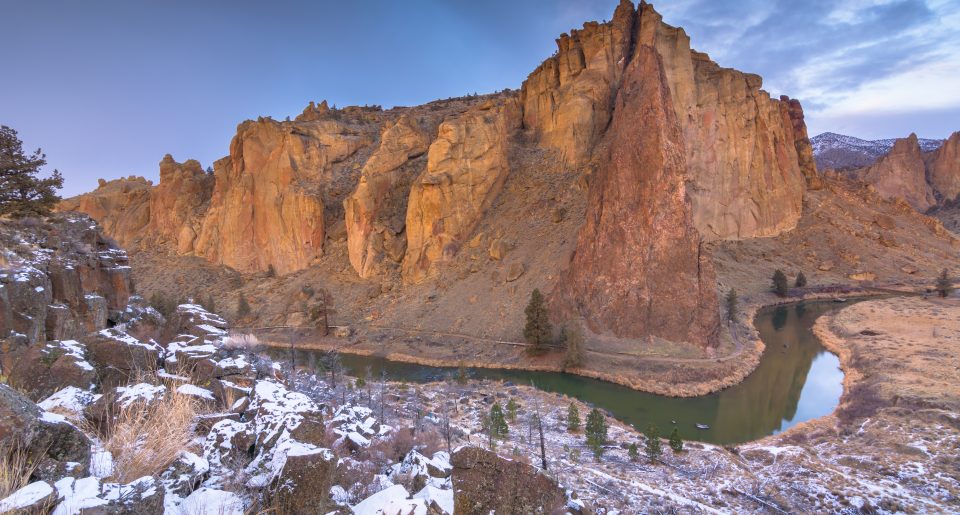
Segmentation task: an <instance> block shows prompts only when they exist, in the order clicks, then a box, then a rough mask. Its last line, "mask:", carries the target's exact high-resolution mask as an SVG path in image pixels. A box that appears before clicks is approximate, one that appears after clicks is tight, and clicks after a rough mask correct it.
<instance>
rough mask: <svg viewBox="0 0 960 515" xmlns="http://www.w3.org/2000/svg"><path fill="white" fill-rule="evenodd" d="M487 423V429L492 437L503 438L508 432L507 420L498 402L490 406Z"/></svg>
mask: <svg viewBox="0 0 960 515" xmlns="http://www.w3.org/2000/svg"><path fill="white" fill-rule="evenodd" d="M489 424H490V427H489V428H488V431H489V432H490V436H491V438H493V439H496V440H503V439H504V438H506V437H507V434H508V433H509V432H510V427H509V426H507V420H506V419H505V418H504V416H503V408H501V407H500V403H499V402H496V403H494V404H493V406H492V407H491V408H490V419H489Z"/></svg>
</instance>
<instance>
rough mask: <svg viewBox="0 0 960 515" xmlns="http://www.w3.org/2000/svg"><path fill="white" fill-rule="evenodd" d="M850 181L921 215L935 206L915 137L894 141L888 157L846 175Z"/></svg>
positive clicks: (921, 153)
mask: <svg viewBox="0 0 960 515" xmlns="http://www.w3.org/2000/svg"><path fill="white" fill-rule="evenodd" d="M850 177H851V178H853V179H855V180H858V181H861V182H864V183H867V184H870V185H872V186H873V187H874V188H876V190H877V193H879V194H880V195H881V196H883V197H885V198H899V199H902V200H904V201H906V202H907V203H908V204H910V205H911V206H913V207H914V209H916V210H918V211H920V212H924V211H926V210H927V209H930V208H931V207H933V206H934V205H935V204H936V202H937V201H936V198H935V197H934V194H933V188H932V187H930V184H929V183H928V182H927V177H926V164H925V163H924V160H923V152H922V151H921V150H920V144H919V143H918V141H917V135H916V134H911V135H910V136H909V137H906V138H903V139H898V140H897V142H896V143H894V145H893V149H892V150H890V153H889V154H887V155H885V156H883V157H882V158H880V159H879V160H877V162H875V163H874V164H872V165H870V166H867V167H865V168H860V169H858V170H854V171H853V172H850Z"/></svg>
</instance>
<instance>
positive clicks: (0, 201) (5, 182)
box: [0, 125, 63, 217]
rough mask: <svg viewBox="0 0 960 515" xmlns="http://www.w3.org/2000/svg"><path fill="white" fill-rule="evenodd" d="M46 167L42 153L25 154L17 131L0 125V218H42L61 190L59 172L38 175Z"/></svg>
mask: <svg viewBox="0 0 960 515" xmlns="http://www.w3.org/2000/svg"><path fill="white" fill-rule="evenodd" d="M46 164H47V156H46V154H44V153H43V151H41V150H40V149H37V150H36V151H35V152H34V153H32V154H29V155H28V154H25V153H24V152H23V142H21V141H20V137H19V136H17V131H15V130H14V129H12V128H10V127H7V126H6V125H2V126H0V215H12V216H15V217H21V216H33V215H45V214H48V213H49V212H50V210H51V209H52V208H53V207H54V206H55V205H56V204H57V202H59V201H60V197H59V196H58V195H57V191H56V190H58V189H60V188H62V187H63V177H62V176H61V175H60V172H59V171H57V170H54V171H53V172H52V173H51V174H50V177H47V178H43V179H42V178H40V177H38V176H37V174H39V173H40V168H42V167H43V166H45V165H46Z"/></svg>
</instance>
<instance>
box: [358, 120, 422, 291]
mask: <svg viewBox="0 0 960 515" xmlns="http://www.w3.org/2000/svg"><path fill="white" fill-rule="evenodd" d="M429 146H430V136H429V135H428V134H427V132H426V131H425V130H424V128H422V127H420V126H419V125H418V124H417V122H416V121H415V120H413V118H411V117H409V116H402V117H401V118H400V119H399V120H397V122H396V123H394V124H393V125H390V126H389V127H387V129H386V130H384V131H383V134H382V135H381V137H380V146H379V147H378V148H377V150H376V151H375V152H374V153H373V154H372V155H371V156H370V159H368V160H367V162H366V164H364V166H363V170H362V171H361V173H360V183H359V184H358V185H357V189H356V190H355V191H354V192H353V193H352V194H351V195H350V196H349V197H348V198H347V199H346V200H345V201H344V202H343V207H344V212H345V216H346V227H347V251H348V252H349V256H350V264H351V265H353V268H354V269H355V270H356V271H357V273H359V274H360V277H371V276H372V275H374V274H375V273H376V271H377V268H378V266H379V265H380V264H381V262H382V261H383V260H384V259H390V260H392V261H394V262H397V263H399V262H400V260H402V259H403V255H404V251H405V250H406V243H407V241H406V238H405V237H404V235H403V230H404V227H405V217H406V212H407V198H408V193H407V192H409V191H410V183H411V182H412V181H413V179H414V178H415V177H416V176H418V175H419V174H420V172H421V171H422V169H423V166H424V163H423V161H424V160H422V159H420V160H416V158H418V157H420V156H422V155H423V154H425V153H426V151H427V148H428V147H429ZM414 160H416V161H415V162H412V163H411V161H414ZM408 163H410V164H411V165H412V166H406V165H407V164H408ZM418 165H419V166H418Z"/></svg>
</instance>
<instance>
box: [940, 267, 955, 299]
mask: <svg viewBox="0 0 960 515" xmlns="http://www.w3.org/2000/svg"><path fill="white" fill-rule="evenodd" d="M952 291H953V279H951V278H950V273H949V272H948V271H947V269H946V268H944V269H943V271H942V272H940V276H939V277H937V294H938V295H940V296H941V297H943V298H947V297H948V296H950V292H952Z"/></svg>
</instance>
